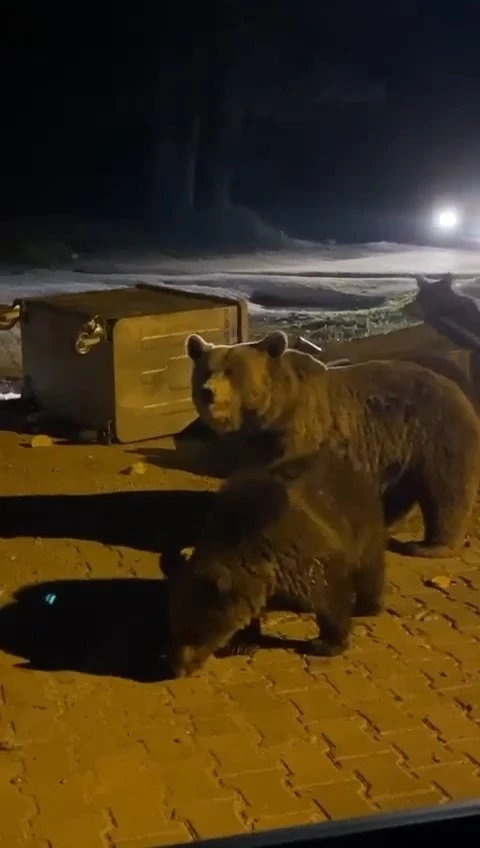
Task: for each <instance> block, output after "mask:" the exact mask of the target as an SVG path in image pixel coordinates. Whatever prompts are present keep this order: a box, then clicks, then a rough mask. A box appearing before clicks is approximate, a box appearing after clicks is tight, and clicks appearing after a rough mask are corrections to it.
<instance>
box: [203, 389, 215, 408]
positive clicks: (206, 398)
mask: <svg viewBox="0 0 480 848" xmlns="http://www.w3.org/2000/svg"><path fill="white" fill-rule="evenodd" d="M200 398H201V400H202V403H204V404H205V405H206V406H211V405H212V403H213V402H214V400H215V395H214V393H213V391H212V390H211V389H209V388H207V387H206V386H204V387H203V388H202V389H201V390H200Z"/></svg>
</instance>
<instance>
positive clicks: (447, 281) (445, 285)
mask: <svg viewBox="0 0 480 848" xmlns="http://www.w3.org/2000/svg"><path fill="white" fill-rule="evenodd" d="M436 284H437V286H439V287H440V288H442V289H451V288H452V286H453V274H450V273H448V274H442V276H441V277H440V279H439V280H437V283H436Z"/></svg>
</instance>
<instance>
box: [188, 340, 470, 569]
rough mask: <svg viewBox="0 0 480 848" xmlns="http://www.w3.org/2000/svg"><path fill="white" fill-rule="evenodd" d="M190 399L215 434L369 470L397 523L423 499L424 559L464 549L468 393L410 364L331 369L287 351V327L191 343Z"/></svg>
mask: <svg viewBox="0 0 480 848" xmlns="http://www.w3.org/2000/svg"><path fill="white" fill-rule="evenodd" d="M187 350H188V353H189V356H190V357H191V359H192V360H193V362H194V369H193V376H192V396H193V400H194V402H195V405H196V408H197V410H198V413H199V415H200V417H201V418H202V419H203V421H204V422H205V423H206V424H207V425H208V426H210V427H211V428H212V429H214V430H215V431H217V432H218V433H228V432H239V433H243V434H245V436H247V437H248V436H251V435H255V434H258V433H270V434H272V437H273V438H274V439H276V441H277V443H278V448H279V452H280V455H282V456H286V457H288V456H295V455H300V454H304V453H306V452H308V451H314V450H315V449H317V448H318V446H319V445H321V444H326V445H329V446H330V448H331V449H333V450H334V451H335V452H336V453H337V454H338V455H343V456H347V457H349V458H350V459H351V461H352V462H353V463H354V465H355V466H356V467H357V468H358V469H359V470H362V471H364V472H365V473H366V474H368V476H369V478H370V479H371V480H372V482H374V484H375V485H376V486H377V488H378V491H379V492H380V494H381V495H382V496H383V497H384V503H385V513H386V521H387V524H388V525H391V524H392V523H394V522H395V521H396V520H398V519H399V518H400V517H401V516H402V515H403V514H404V513H405V512H407V511H408V510H409V509H410V508H411V507H412V506H413V504H414V503H419V504H420V507H421V510H422V514H423V519H424V524H425V539H424V542H422V543H420V544H414V543H410V544H409V545H408V547H405V548H404V550H405V551H406V552H409V553H412V554H415V555H417V556H436V557H437V556H447V555H449V554H451V553H452V550H454V549H456V548H457V547H459V546H460V545H461V544H462V542H463V540H464V537H465V533H466V529H467V523H468V520H469V517H470V514H471V511H472V508H473V505H474V502H475V498H476V494H477V490H478V485H479V480H480V423H479V420H478V417H477V415H476V413H475V410H474V408H473V406H472V404H471V403H470V401H469V400H468V398H467V397H466V396H465V394H464V393H463V391H462V390H461V389H460V388H459V387H458V386H457V385H455V384H454V383H453V382H452V381H451V380H448V379H446V378H444V377H442V376H440V375H439V374H435V373H433V371H430V370H428V369H426V368H423V367H421V366H419V365H416V364H414V363H411V362H401V361H395V362H382V361H371V362H363V363H359V364H356V365H351V366H348V365H347V366H343V367H341V368H327V367H326V366H325V365H323V364H322V363H321V362H319V361H318V360H316V359H314V358H313V357H312V356H309V355H308V354H305V353H299V352H297V351H293V350H289V349H288V342H287V338H286V336H285V334H284V333H281V332H272V333H269V334H268V335H267V336H266V337H265V338H264V339H262V340H261V341H259V342H255V343H249V344H238V345H232V346H228V345H219V346H214V345H211V344H207V343H206V342H205V341H204V340H203V339H202V338H201V337H200V336H190V337H189V339H188V341H187Z"/></svg>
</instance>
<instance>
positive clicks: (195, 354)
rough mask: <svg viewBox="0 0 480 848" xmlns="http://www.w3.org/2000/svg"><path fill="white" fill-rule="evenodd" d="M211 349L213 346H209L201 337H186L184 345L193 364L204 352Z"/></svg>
mask: <svg viewBox="0 0 480 848" xmlns="http://www.w3.org/2000/svg"><path fill="white" fill-rule="evenodd" d="M212 347H213V345H211V344H209V343H208V342H206V341H205V339H202V337H201V336H197V335H196V334H195V333H193V334H192V335H191V336H188V338H187V341H186V343H185V348H186V351H187V355H188V356H189V357H190V359H193V361H194V362H196V361H197V359H200V357H201V355H202V353H205V351H206V350H211V349H212Z"/></svg>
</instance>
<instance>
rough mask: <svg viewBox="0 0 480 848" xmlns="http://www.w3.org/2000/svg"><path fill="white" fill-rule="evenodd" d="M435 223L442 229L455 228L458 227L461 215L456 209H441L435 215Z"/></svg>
mask: <svg viewBox="0 0 480 848" xmlns="http://www.w3.org/2000/svg"><path fill="white" fill-rule="evenodd" d="M434 220H435V225H436V226H437V227H438V228H439V229H440V230H455V229H456V228H457V227H458V224H459V221H460V216H459V214H458V212H457V210H456V209H454V208H453V207H450V208H448V209H440V210H439V211H438V212H437V213H436V215H435V219H434Z"/></svg>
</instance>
